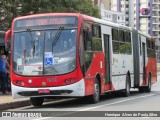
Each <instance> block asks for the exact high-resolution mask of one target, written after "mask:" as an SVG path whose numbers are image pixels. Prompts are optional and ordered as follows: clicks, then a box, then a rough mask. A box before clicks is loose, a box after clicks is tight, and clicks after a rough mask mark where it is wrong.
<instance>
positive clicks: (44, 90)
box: [38, 89, 50, 94]
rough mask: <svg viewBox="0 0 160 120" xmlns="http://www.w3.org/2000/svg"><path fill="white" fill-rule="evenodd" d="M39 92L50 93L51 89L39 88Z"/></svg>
mask: <svg viewBox="0 0 160 120" xmlns="http://www.w3.org/2000/svg"><path fill="white" fill-rule="evenodd" d="M38 93H39V94H45V93H50V89H38Z"/></svg>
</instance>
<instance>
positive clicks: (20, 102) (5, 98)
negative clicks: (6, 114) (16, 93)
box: [0, 92, 31, 111]
mask: <svg viewBox="0 0 160 120" xmlns="http://www.w3.org/2000/svg"><path fill="white" fill-rule="evenodd" d="M27 105H31V103H30V101H29V98H20V99H13V98H12V95H11V92H10V93H9V95H2V93H1V92H0V111H2V110H7V109H13V108H18V107H23V106H27Z"/></svg>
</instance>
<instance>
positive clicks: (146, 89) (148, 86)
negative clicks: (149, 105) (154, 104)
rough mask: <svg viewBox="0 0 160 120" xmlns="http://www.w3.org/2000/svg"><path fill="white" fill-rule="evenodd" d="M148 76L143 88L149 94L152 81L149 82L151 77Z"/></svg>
mask: <svg viewBox="0 0 160 120" xmlns="http://www.w3.org/2000/svg"><path fill="white" fill-rule="evenodd" d="M148 76H149V77H148V85H147V86H146V87H145V91H146V92H148V93H149V92H151V86H152V85H151V81H152V80H151V75H150V74H149V75H148Z"/></svg>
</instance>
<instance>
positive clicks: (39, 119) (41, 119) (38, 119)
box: [32, 117, 52, 120]
mask: <svg viewBox="0 0 160 120" xmlns="http://www.w3.org/2000/svg"><path fill="white" fill-rule="evenodd" d="M49 118H52V117H43V118H37V119H32V120H45V119H49Z"/></svg>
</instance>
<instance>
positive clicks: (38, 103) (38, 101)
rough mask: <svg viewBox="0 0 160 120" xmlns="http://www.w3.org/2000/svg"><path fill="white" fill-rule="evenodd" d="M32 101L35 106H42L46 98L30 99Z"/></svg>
mask: <svg viewBox="0 0 160 120" xmlns="http://www.w3.org/2000/svg"><path fill="white" fill-rule="evenodd" d="M30 101H31V104H32V105H33V106H42V104H43V101H44V98H41V97H34V98H30Z"/></svg>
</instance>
